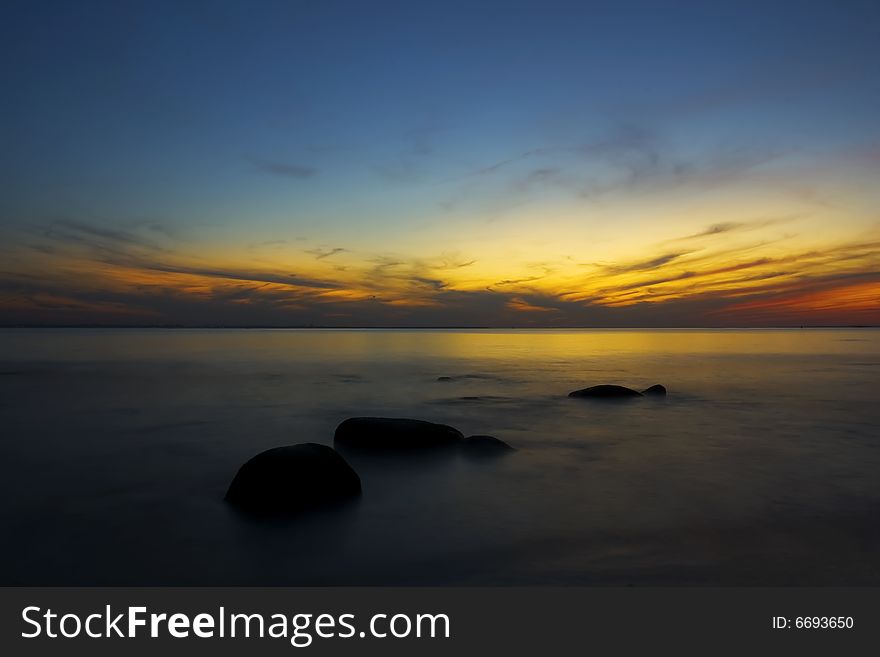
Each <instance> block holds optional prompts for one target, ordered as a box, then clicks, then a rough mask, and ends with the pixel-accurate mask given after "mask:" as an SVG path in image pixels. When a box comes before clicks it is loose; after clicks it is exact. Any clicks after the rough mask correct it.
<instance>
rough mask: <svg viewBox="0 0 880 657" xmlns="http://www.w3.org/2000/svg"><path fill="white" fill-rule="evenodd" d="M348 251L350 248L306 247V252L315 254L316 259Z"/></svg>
mask: <svg viewBox="0 0 880 657" xmlns="http://www.w3.org/2000/svg"><path fill="white" fill-rule="evenodd" d="M347 251H348V249H343V248H341V247H336V248H334V249H320V248H317V249H306V250H305V253H308V254H309V255H313V256H314V257H315V260H323V259H324V258H329V257H330V256H334V255H336V254H337V253H346V252H347Z"/></svg>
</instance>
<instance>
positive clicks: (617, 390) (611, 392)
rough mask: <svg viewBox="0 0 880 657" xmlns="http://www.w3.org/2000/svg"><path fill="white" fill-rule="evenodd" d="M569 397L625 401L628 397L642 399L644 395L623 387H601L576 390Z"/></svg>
mask: <svg viewBox="0 0 880 657" xmlns="http://www.w3.org/2000/svg"><path fill="white" fill-rule="evenodd" d="M568 396H569V397H589V398H592V399H625V398H628V397H641V396H642V393H640V392H638V391H637V390H633V389H632V388H625V387H623V386H613V385H600V386H592V387H590V388H582V389H580V390H575V391H574V392H570V393H568Z"/></svg>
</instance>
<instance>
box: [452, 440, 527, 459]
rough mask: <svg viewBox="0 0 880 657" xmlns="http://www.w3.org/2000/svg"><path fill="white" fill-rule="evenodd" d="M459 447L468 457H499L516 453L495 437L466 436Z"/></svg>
mask: <svg viewBox="0 0 880 657" xmlns="http://www.w3.org/2000/svg"><path fill="white" fill-rule="evenodd" d="M461 445H462V447H464V448H465V453H466V454H468V455H469V456H500V455H501V454H509V453H510V452H513V451H516V450H514V448H513V447H511V446H510V445H508V444H507V443H506V442H504V441H503V440H499V439H498V438H496V437H495V436H468V437H467V438H465V439H464V440H463V441H462V443H461Z"/></svg>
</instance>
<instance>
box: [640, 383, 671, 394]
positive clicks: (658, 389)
mask: <svg viewBox="0 0 880 657" xmlns="http://www.w3.org/2000/svg"><path fill="white" fill-rule="evenodd" d="M642 394H643V395H653V396H657V397H665V396H666V388H665V387H664V386H661V385H660V384H659V383H658V384H657V385H653V386H651V387H650V388H646V389H645V390H642Z"/></svg>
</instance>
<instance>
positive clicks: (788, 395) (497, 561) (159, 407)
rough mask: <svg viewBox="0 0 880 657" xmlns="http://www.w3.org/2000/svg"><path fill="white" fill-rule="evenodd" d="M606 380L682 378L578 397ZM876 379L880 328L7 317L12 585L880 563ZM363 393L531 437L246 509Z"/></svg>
mask: <svg viewBox="0 0 880 657" xmlns="http://www.w3.org/2000/svg"><path fill="white" fill-rule="evenodd" d="M440 376H450V377H455V378H454V380H452V381H446V382H440V381H437V377H440ZM597 383H619V384H623V385H629V386H632V387H638V388H642V387H646V386H648V385H651V384H654V383H663V384H665V385H666V386H667V388H668V389H669V396H668V397H667V398H666V399H665V400H654V399H639V400H635V401H631V402H626V403H612V404H609V403H601V402H595V401H588V400H583V399H569V398H568V397H566V394H567V393H568V392H569V391H570V390H573V389H575V388H580V387H584V386H587V385H593V384H597ZM878 383H880V331H876V330H806V331H404V330H401V331H369V330H364V331H342V330H327V331H325V330H314V331H311V330H309V331H305V330H293V331H287V330H119V331H117V330H4V331H0V431H2V443H0V445H2V453H0V463H2V468H3V476H2V477H0V494H2V497H3V500H4V503H3V505H2V511H0V513H2V529H3V531H2V538H0V584H218V585H219V584H262V585H272V584H279V585H281V584H310V585H311V584H315V585H317V584H441V585H443V584H615V585H625V584H874V585H877V584H880V527H878V521H877V518H878V511H880V476H878V475H880V431H878V427H880V403H878V401H877V390H878ZM354 415H388V416H401V417H416V418H422V419H427V420H434V421H440V422H445V423H449V424H452V425H454V426H456V427H458V428H460V429H461V430H462V431H464V432H465V434H471V433H488V434H492V435H495V436H497V437H499V438H502V439H503V440H505V441H507V442H509V443H510V444H512V445H514V446H515V447H516V448H518V451H517V452H516V453H514V454H512V455H510V456H507V457H504V458H501V459H498V460H491V461H486V460H480V461H474V460H471V459H467V458H464V457H462V456H461V455H459V454H452V455H450V456H448V457H445V458H444V457H431V458H428V459H417V460H412V459H405V460H401V459H384V458H371V459H364V458H363V457H360V458H354V457H351V458H349V461H350V462H351V463H352V465H353V466H354V467H355V468H356V469H357V470H358V471H359V473H360V474H361V478H362V480H363V486H364V495H363V497H362V499H361V500H360V501H359V502H357V503H354V504H352V505H350V506H348V507H346V508H345V509H342V510H339V511H332V512H326V513H319V514H313V515H310V516H306V517H302V518H299V519H296V520H293V521H290V522H280V523H279V522H272V523H269V522H254V521H249V520H247V519H246V518H243V517H241V516H240V515H238V514H236V513H235V512H234V511H231V510H230V509H229V508H227V506H226V505H225V504H224V503H223V501H222V497H223V494H224V492H225V489H226V486H227V485H228V483H229V481H230V479H231V478H232V476H233V475H234V474H235V471H236V469H237V468H238V466H239V465H240V464H241V463H243V462H244V461H245V460H247V459H248V458H249V457H250V456H252V455H253V454H255V453H257V452H259V451H261V450H263V449H266V448H269V447H274V446H278V445H283V444H291V443H297V442H305V441H313V442H322V443H327V444H331V443H332V436H333V430H334V428H335V426H336V425H337V424H338V423H339V422H340V421H341V420H343V419H345V418H346V417H349V416H354Z"/></svg>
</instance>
